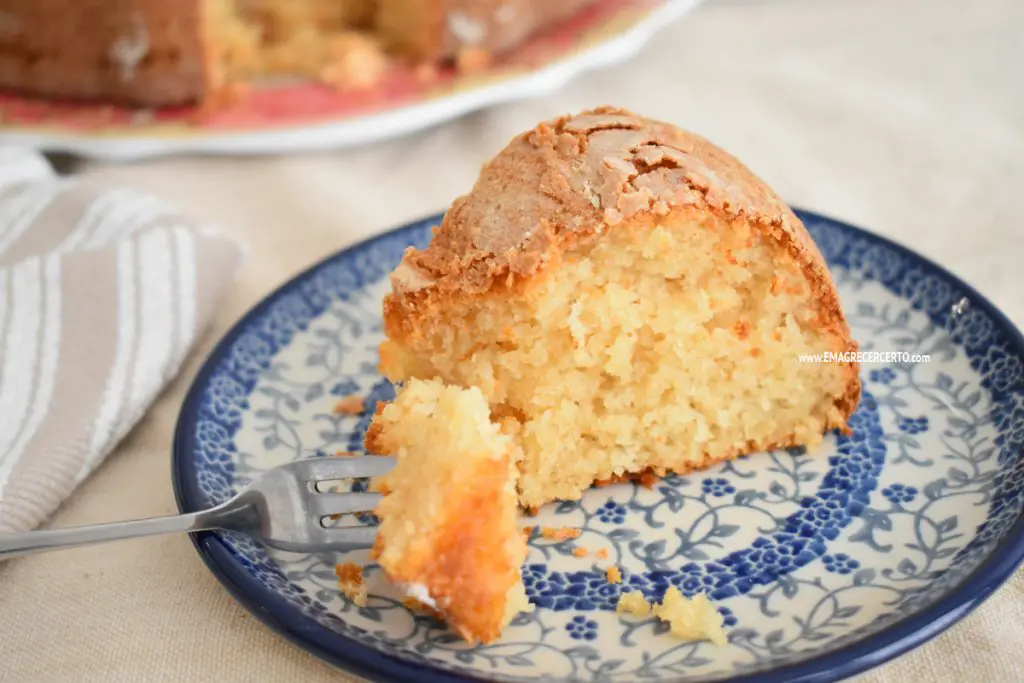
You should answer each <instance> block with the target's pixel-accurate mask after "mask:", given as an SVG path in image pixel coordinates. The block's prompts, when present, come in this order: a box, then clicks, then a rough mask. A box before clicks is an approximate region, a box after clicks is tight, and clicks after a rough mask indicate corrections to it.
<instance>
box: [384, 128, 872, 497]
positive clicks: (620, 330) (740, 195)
mask: <svg viewBox="0 0 1024 683" xmlns="http://www.w3.org/2000/svg"><path fill="white" fill-rule="evenodd" d="M392 284H393V290H394V291H393V293H391V294H390V295H389V296H388V297H387V298H386V300H385V303H384V320H385V329H386V334H387V337H388V339H387V340H386V341H385V343H384V344H383V346H382V348H381V361H382V363H381V364H382V369H383V370H384V372H385V373H386V374H387V376H388V377H389V378H390V379H392V380H393V381H408V380H410V379H414V378H419V379H439V380H442V381H443V382H444V383H446V384H452V385H457V386H463V387H478V388H479V390H480V392H482V395H483V397H484V398H485V399H486V402H487V404H488V405H489V407H490V409H491V412H492V413H493V414H494V415H495V416H496V417H499V418H502V419H505V420H508V421H510V422H511V423H514V424H512V425H511V427H512V428H511V429H510V430H509V433H514V434H516V435H517V436H516V438H517V440H518V444H519V446H520V447H521V449H522V458H521V460H520V461H519V469H520V476H519V480H518V495H519V501H520V503H521V504H522V505H523V506H527V507H533V506H539V505H541V504H543V503H546V502H548V501H551V500H554V499H575V498H579V497H580V495H581V494H582V492H583V491H584V490H585V489H586V488H588V487H589V486H590V485H591V484H592V483H593V482H595V481H598V480H607V479H612V478H615V477H618V476H621V475H623V474H630V473H640V472H642V471H644V470H646V469H648V468H650V469H652V470H654V471H655V472H659V473H662V472H667V471H671V472H678V473H686V472H689V471H691V470H694V469H697V468H703V467H707V466H709V465H712V464H714V463H716V462H720V461H723V460H726V459H729V458H733V457H736V456H738V455H742V454H746V453H751V452H753V451H759V450H767V449H772V448H781V447H788V446H796V445H814V444H816V443H818V442H820V441H821V440H822V435H823V434H824V433H825V432H827V431H828V430H831V429H840V430H846V429H847V422H848V419H849V417H850V415H851V414H852V413H853V411H854V409H855V408H856V406H857V403H858V401H859V398H860V382H859V379H858V367H857V364H855V363H852V362H850V363H835V364H808V363H801V362H800V355H801V354H807V353H821V352H826V351H829V352H839V353H842V352H850V351H854V350H856V349H857V345H856V343H855V342H854V341H853V340H852V339H851V338H850V330H849V326H848V325H847V322H846V319H845V317H844V316H843V312H842V310H841V309H840V303H839V298H838V296H837V294H836V289H835V286H834V283H833V282H832V280H831V278H830V276H829V273H828V271H827V269H826V266H825V263H824V261H823V259H822V257H821V255H820V253H819V252H818V250H817V248H816V247H815V245H814V243H813V241H812V240H811V238H810V236H809V235H808V233H807V231H806V229H805V228H804V226H803V225H802V223H801V222H800V220H799V219H798V218H797V217H796V216H795V215H794V214H793V212H792V211H791V210H790V209H789V208H788V207H787V206H786V205H785V204H784V203H783V202H782V201H781V200H780V199H779V197H778V196H777V195H776V194H775V193H774V192H772V190H770V189H769V188H768V187H767V186H765V184H764V183H763V182H762V181H761V180H759V179H758V178H757V177H756V176H755V175H754V174H753V173H751V172H750V171H749V170H748V169H747V168H746V167H744V166H743V165H742V164H741V163H740V162H739V161H737V160H736V159H735V158H733V157H732V156H730V155H729V154H727V153H726V152H724V151H722V150H721V149H719V148H718V147H716V146H714V145H713V144H711V143H710V142H708V141H707V140H705V139H703V138H701V137H699V136H697V135H694V134H692V133H688V132H685V131H683V130H680V129H678V128H676V127H674V126H672V125H669V124H666V123H661V122H658V121H653V120H650V119H646V118H643V117H641V116H637V115H635V114H632V113H630V112H628V111H624V110H621V109H613V108H600V109H596V110H593V111H588V112H584V113H582V114H579V115H577V116H571V117H566V118H561V119H558V120H556V121H551V122H549V123H544V124H541V125H539V126H537V127H536V128H535V129H534V130H531V131H529V132H527V133H525V134H523V135H521V136H519V137H517V138H516V139H515V140H513V141H512V143H511V144H510V145H509V146H508V147H506V148H505V150H504V151H502V152H501V153H500V154H499V155H498V156H497V157H496V158H494V159H493V160H492V161H490V162H488V163H487V164H486V165H485V166H484V168H483V171H482V172H481V175H480V178H479V180H478V181H477V183H476V185H475V187H474V188H473V190H472V192H471V193H470V194H469V195H467V196H465V197H462V198H460V199H457V200H456V201H455V203H454V204H453V205H452V207H451V209H450V210H449V211H448V214H447V215H446V216H445V219H444V222H443V223H442V225H441V226H440V229H439V231H438V232H437V234H436V236H435V237H434V239H433V242H432V243H431V244H430V245H429V247H427V248H426V249H424V250H422V251H417V250H414V249H410V250H409V251H408V252H407V253H406V255H405V258H404V260H403V262H402V264H401V265H400V266H399V267H398V268H397V270H396V271H395V273H394V274H393V276H392ZM481 412H483V406H481ZM417 431H419V430H417ZM436 438H437V439H440V438H442V435H441V434H438V435H437V437H436Z"/></svg>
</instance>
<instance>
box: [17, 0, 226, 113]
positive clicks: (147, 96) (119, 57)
mask: <svg viewBox="0 0 1024 683" xmlns="http://www.w3.org/2000/svg"><path fill="white" fill-rule="evenodd" d="M200 5H201V3H200V0H116V1H114V0H32V1H31V2H25V0H0V87H3V88H9V89H12V90H24V91H28V92H32V93H33V94H38V95H44V96H49V97H58V98H85V99H106V100H111V101H122V102H130V103H132V104H140V105H144V106H164V105H174V104H182V103H188V102H193V101H196V100H199V99H201V98H202V97H203V96H204V95H205V93H206V89H207V78H208V72H207V66H206V50H205V48H204V45H203V28H202V20H203V16H202V8H201V6H200Z"/></svg>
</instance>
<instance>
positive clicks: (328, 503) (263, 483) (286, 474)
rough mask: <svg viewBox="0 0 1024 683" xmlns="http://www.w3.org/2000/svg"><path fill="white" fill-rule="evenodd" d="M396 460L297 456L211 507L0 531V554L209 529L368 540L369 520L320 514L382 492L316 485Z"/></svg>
mask: <svg viewBox="0 0 1024 683" xmlns="http://www.w3.org/2000/svg"><path fill="white" fill-rule="evenodd" d="M393 465H394V459H393V458H386V457H380V456H374V455H364V456H351V457H348V456H339V457H335V456H325V457H317V458H310V459H308V460H299V461H297V462H292V463H289V464H287V465H282V466H280V467H275V468H274V469H272V470H268V471H267V472H265V473H264V474H263V475H262V476H261V477H260V478H259V479H257V480H256V481H255V482H253V483H252V485H251V486H249V488H247V489H246V490H245V491H243V492H242V493H239V494H238V495H236V496H235V497H234V498H232V499H231V500H229V501H227V502H225V503H222V504H220V505H218V506H216V507H213V508H210V509H208V510H201V511H199V512H189V513H187V514H184V515H175V516H172V517H154V518H151V519H137V520H132V521H128V522H112V523H110V524H95V525H92V526H81V527H72V528H69V529H52V530H47V531H29V532H25V533H17V534H6V535H0V560H6V559H9V558H12V557H16V556H18V555H27V554H29V553H35V552H42V551H44V550H57V549H59V548H72V547H75V546H81V545H91V544H93V543H103V542H106V541H119V540H122V539H126V538H137V537H139V536H155V535H158V534H169V533H174V532H179V531H186V532H192V531H206V530H210V529H222V530H226V531H240V532H242V533H245V534H249V535H250V536H252V537H253V538H254V539H256V540H257V541H260V542H261V543H263V544H264V545H267V546H269V547H271V548H279V549H281V550H289V551H293V552H317V551H326V550H350V549H354V548H362V547H368V546H370V545H372V544H373V538H374V535H375V534H376V529H374V528H373V527H371V526H349V527H332V526H326V525H325V523H324V522H325V519H324V518H327V517H331V516H333V515H341V514H346V513H350V512H370V511H372V510H373V509H374V508H376V507H377V503H379V502H380V498H381V496H380V494H378V493H336V492H333V491H321V490H320V489H319V488H318V487H317V485H318V484H320V483H321V482H325V481H335V480H342V479H351V478H360V477H375V476H378V475H381V474H386V473H387V472H388V471H389V470H390V469H391V467H392V466H393Z"/></svg>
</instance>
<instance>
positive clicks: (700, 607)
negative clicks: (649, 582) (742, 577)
mask: <svg viewBox="0 0 1024 683" xmlns="http://www.w3.org/2000/svg"><path fill="white" fill-rule="evenodd" d="M615 611H616V612H617V613H619V614H630V615H633V616H637V617H646V616H647V615H649V614H654V616H656V617H657V618H658V619H660V620H661V621H663V622H665V623H667V624H668V625H669V630H670V632H671V633H672V635H674V636H676V637H677V638H680V639H682V640H688V641H697V640H710V641H711V642H712V643H714V644H715V645H725V644H726V643H727V642H728V636H727V635H726V632H725V618H724V617H723V616H722V614H721V613H720V612H719V611H718V610H717V609H716V608H715V606H714V604H712V602H711V601H710V600H709V599H708V596H707V595H705V594H703V593H698V594H697V595H695V596H693V597H692V598H687V597H686V596H685V595H683V594H682V592H681V591H680V590H679V589H678V588H676V587H675V586H672V587H670V588H669V589H668V590H667V591H665V595H664V596H663V597H662V602H661V604H652V603H650V602H648V601H647V599H646V598H644V595H643V593H641V592H640V591H630V592H628V593H623V594H622V595H620V596H619V602H618V604H617V605H616V607H615Z"/></svg>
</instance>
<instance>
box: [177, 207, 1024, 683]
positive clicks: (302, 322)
mask: <svg viewBox="0 0 1024 683" xmlns="http://www.w3.org/2000/svg"><path fill="white" fill-rule="evenodd" d="M801 217H802V218H803V219H804V221H805V222H806V223H807V227H808V229H809V230H810V231H811V234H812V235H813V236H814V238H815V239H816V240H817V242H818V245H819V246H820V248H821V251H822V252H823V253H824V255H825V257H826V259H827V260H828V262H829V265H830V266H831V268H832V273H833V275H834V277H835V279H836V282H837V283H838V286H839V290H840V294H841V297H842V299H843V302H844V305H845V309H846V311H847V313H848V315H849V318H850V322H851V324H852V325H853V330H854V334H855V336H856V338H857V339H858V340H859V341H860V342H861V344H862V347H863V349H864V350H866V351H887V352H888V351H899V352H906V353H907V354H917V355H921V356H924V355H927V356H928V357H929V358H928V362H921V360H920V359H918V362H913V361H911V362H903V361H902V360H901V359H897V360H898V361H899V362H892V363H885V364H882V363H876V364H866V365H865V366H864V368H863V380H864V386H865V391H864V399H863V401H862V403H861V406H860V409H859V410H858V411H857V413H856V415H855V416H854V419H853V426H854V433H853V435H852V436H850V437H834V436H833V437H830V438H829V440H828V441H827V442H826V445H825V447H824V449H823V452H818V453H815V454H813V455H805V454H802V453H800V452H798V451H796V450H793V451H776V452H772V453H765V454H758V455H754V456H750V457H746V458H741V459H739V460H737V461H736V462H733V463H730V464H727V465H724V466H720V467H716V468H715V469H712V470H709V471H707V472H701V473H697V474H694V475H691V476H687V477H679V476H673V477H669V478H667V479H665V480H663V481H661V482H659V483H658V484H657V485H655V486H654V488H653V489H646V488H644V487H642V486H637V485H632V484H620V485H615V486H611V487H607V488H601V489H594V490H591V491H589V492H588V493H587V494H586V495H585V496H584V498H583V501H582V502H580V503H565V504H561V505H549V506H546V507H545V508H544V509H542V510H541V513H540V515H539V516H538V518H537V519H536V520H535V521H534V523H536V524H541V525H548V526H564V527H580V528H582V529H583V535H582V537H581V538H580V539H578V540H576V541H562V542H557V541H552V540H537V539H535V540H534V541H533V542H532V545H531V549H530V556H529V559H528V562H527V565H526V567H525V569H524V580H525V583H526V587H527V591H528V593H529V596H530V599H531V601H532V602H533V603H534V604H535V605H536V606H537V609H536V610H535V611H534V612H533V613H532V614H523V615H520V616H519V617H518V618H517V619H516V620H515V622H514V623H513V624H512V626H511V627H510V628H508V630H507V631H506V633H505V635H504V636H503V638H502V639H501V640H500V641H498V642H497V643H494V644H491V645H487V646H480V647H469V646H467V645H466V644H464V643H463V642H462V641H460V640H459V639H458V638H457V637H456V636H455V635H453V634H452V633H451V632H450V631H449V630H447V629H446V628H445V626H444V625H443V624H441V623H439V622H437V621H435V620H434V619H432V618H430V617H427V616H421V615H417V614H414V613H412V612H409V611H408V610H407V609H406V608H405V607H404V606H403V605H402V601H401V596H400V595H398V594H397V593H396V592H395V590H394V589H392V588H391V587H389V586H388V584H387V582H386V581H385V580H384V578H383V576H382V575H381V573H380V571H379V569H377V568H376V567H373V566H371V567H369V568H368V569H367V577H368V583H369V585H370V592H371V596H370V599H369V602H368V604H367V605H366V606H365V607H357V606H356V605H354V604H352V603H351V602H349V601H348V599H347V598H345V597H344V596H342V595H341V593H340V592H339V591H338V587H337V579H336V577H335V575H334V565H335V563H337V562H339V561H352V562H356V563H359V564H369V558H368V555H367V553H365V552H358V553H350V554H349V555H347V556H341V555H334V554H323V555H296V554H289V553H282V552H276V551H270V552H268V551H267V550H265V549H264V548H262V547H260V546H258V545H256V544H255V543H254V542H252V541H251V540H250V539H249V538H247V537H245V536H241V535H235V534H222V533H204V534H199V535H198V536H197V537H196V546H197V548H198V550H199V552H200V554H201V555H202V556H203V558H204V559H205V561H206V562H207V564H208V565H209V566H210V568H211V570H212V571H213V572H214V573H215V574H216V575H217V576H218V577H219V578H220V579H221V581H223V582H224V584H225V586H227V588H228V589H229V590H230V591H231V592H232V593H233V594H234V595H235V596H236V597H237V598H238V600H239V601H240V602H242V603H243V604H244V605H246V606H247V607H248V608H250V609H251V610H252V611H253V612H254V613H255V614H256V615H257V616H259V617H260V618H261V619H263V620H264V621H265V622H266V623H267V624H269V625H270V626H271V627H273V628H274V629H276V630H278V631H280V632H281V633H282V634H284V635H285V636H287V637H288V638H290V639H291V640H293V641H295V642H296V643H298V644H299V645H300V646H301V647H304V648H306V649H308V650H310V651H311V652H313V653H315V654H317V655H319V656H320V657H323V658H324V659H326V660H328V661H330V662H333V663H335V664H337V665H338V666H341V667H343V668H345V669H348V670H351V671H353V672H355V673H358V674H361V675H363V676H365V677H367V678H370V679H373V680H384V681H423V682H425V683H430V682H434V683H437V682H442V681H445V682H447V681H478V680H488V681H490V680H494V681H510V682H511V681H515V682H519V681H523V682H527V681H529V682H537V681H579V682H581V683H590V682H594V683H597V682H599V681H603V682H608V683H614V682H623V683H632V682H634V681H640V680H644V681H652V682H661V683H668V682H673V683H682V682H689V681H709V680H722V679H725V678H728V679H729V680H731V681H759V682H762V683H763V682H769V681H787V682H793V681H831V680H837V679H840V678H844V677H846V676H848V675H851V674H853V673H856V672H858V671H862V670H864V669H866V668H868V667H871V666H874V665H877V664H880V663H882V662H884V661H886V660H888V659H890V658H892V657H894V656H896V655H899V654H900V653H902V652H904V651H906V650H908V649H910V648H912V647H914V646H915V645H918V644H920V643H922V642H924V641H925V640H927V639H929V638H931V637H932V636H934V635H936V634H937V633H939V632H940V631H942V630H943V629H945V628H947V627H949V626H950V625H952V624H953V623H954V622H956V621H957V620H958V619H960V618H961V617H963V616H964V615H965V614H966V613H967V612H968V611H970V610H971V609H972V608H974V607H975V606H977V605H978V604H979V603H980V602H981V601H982V600H984V599H985V598H986V597H988V596H989V595H990V594H991V593H992V592H993V591H994V590H995V589H996V587H997V586H998V585H999V584H1000V583H1001V582H1002V581H1004V580H1005V579H1006V578H1007V577H1009V576H1010V575H1011V573H1012V572H1013V570H1014V569H1015V568H1016V566H1017V565H1018V563H1019V562H1020V561H1021V559H1022V557H1024V538H1022V531H1024V521H1022V514H1021V511H1022V505H1024V455H1022V450H1024V362H1022V359H1024V338H1022V336H1021V333H1020V332H1019V331H1017V330H1016V329H1015V328H1014V327H1013V325H1012V324H1011V323H1010V322H1009V321H1008V320H1007V319H1006V318H1005V317H1004V316H1003V315H1002V314H1001V313H1000V312H999V311H997V310H996V309H995V308H994V307H993V306H992V304H990V303H989V302H988V301H987V300H986V299H985V298H984V297H982V296H981V295H980V294H978V293H977V292H975V291H974V290H973V289H971V288H970V287H969V286H967V285H966V284H964V283H963V282H961V281H960V280H958V279H957V278H955V277H954V276H952V275H950V274H949V273H947V272H946V271H945V270H943V269H942V268H940V267H939V266H937V265H935V264H933V263H931V262H929V261H927V260H925V259H924V258H922V257H920V256H917V255H916V254H914V253H912V252H911V251H909V250H907V249H905V248H903V247H900V246H898V245H895V244H893V243H891V242H888V241H886V240H884V239H882V238H879V237H876V236H874V235H871V234H869V233H866V232H863V231H861V230H859V229H857V228H853V227H850V226H847V225H843V224H841V223H838V222H835V221H832V220H829V219H827V218H823V217H821V216H817V215H813V214H809V213H803V214H801ZM439 220H440V217H437V216H435V217H431V218H429V219H426V220H424V221H421V222H419V223H415V224H413V225H409V226H407V227H404V228H402V229H400V230H397V231H395V232H391V233H389V234H386V235H383V236H381V237H378V238H376V239H373V240H370V241H368V242H364V243H363V244H360V245H358V246H355V247H352V248H350V249H347V250H345V251H343V252H341V253H339V254H336V255H334V256H331V257H330V258H328V259H327V260H326V261H324V262H322V263H320V264H318V265H316V266H314V267H313V268H311V269H310V270H308V271H306V272H305V273H302V274H301V275H299V276H298V277H296V278H295V279H294V280H292V281H291V282H289V283H288V284H287V285H285V286H284V287H283V288H281V289H279V290H278V291H276V292H274V293H273V294H272V295H270V296H269V297H268V298H267V299H266V300H265V301H264V302H263V303H261V304H260V305H258V306H257V307H256V308H255V309H253V310H252V311H251V312H250V313H249V314H248V315H247V316H246V317H245V318H244V319H242V321H241V322H239V323H238V325H236V326H235V328H234V329H233V330H232V331H231V332H230V333H229V334H228V335H227V336H226V337H225V338H224V340H223V341H221V343H220V345H219V346H218V347H217V349H216V350H215V351H214V353H213V354H212V356H211V357H210V359H209V360H208V361H207V363H206V365H205V367H204V368H203V370H202V371H201V373H200V374H199V376H198V378H197V379H196V381H195V385H194V386H193V387H192V390H191V392H190V393H189V396H188V399H187V400H186V402H185V405H184V407H183V409H182V412H181V417H180V420H179V423H178V428H177V434H176V438H175V449H174V477H175V487H176V492H177V496H178V502H179V505H180V507H181V509H182V510H183V511H191V510H197V509H199V508H205V507H208V506H211V505H214V504H217V503H220V502H221V501H223V500H225V499H226V498H227V497H229V496H231V495H232V494H234V493H235V492H236V491H238V490H240V489H242V488H244V487H245V485H246V484H247V483H248V482H249V481H251V480H252V479H253V478H254V477H255V476H256V475H258V474H259V473H260V472H261V471H263V470H265V469H267V468H270V467H273V466H275V465H279V464H281V463H284V462H288V461H290V460H294V459H296V458H305V457H310V456H316V455H323V454H330V453H334V452H335V451H339V450H361V449H362V447H363V446H362V442H363V433H364V431H365V429H366V427H367V424H368V422H369V415H370V414H372V412H373V409H374V405H375V404H376V402H377V401H379V400H386V399H388V398H390V397H391V396H393V394H394V391H393V389H392V387H391V386H390V385H389V384H388V382H387V381H385V380H384V379H382V378H381V376H380V375H379V374H378V373H377V370H376V366H377V346H378V343H379V342H380V341H381V338H382V329H381V327H382V326H381V317H380V311H381V300H382V297H383V296H384V294H385V293H386V292H387V290H388V279H387V275H388V273H389V272H390V271H391V269H392V268H393V267H394V266H395V265H396V264H397V263H398V262H399V259H400V257H401V255H402V251H403V249H405V247H407V246H409V245H410V244H412V245H417V246H423V245H424V244H426V243H427V241H428V240H429V238H430V236H431V230H430V228H431V226H432V225H435V224H436V223H437V222H438V221H439ZM353 393H355V394H359V395H362V396H366V397H367V401H366V411H367V413H366V415H364V416H361V417H359V416H356V417H350V416H345V415H338V414H335V412H334V411H333V408H334V405H335V404H336V402H337V401H338V399H339V397H342V396H346V395H349V394H353ZM576 545H582V546H585V547H587V548H588V549H590V550H591V551H596V550H597V549H600V548H604V549H606V550H607V552H608V558H607V559H597V558H596V557H595V555H594V554H593V552H592V554H591V555H590V556H589V557H584V558H577V557H575V556H574V555H573V554H572V549H573V547H574V546H576ZM612 564H614V565H616V566H619V567H621V568H622V570H623V573H624V575H625V578H624V581H623V583H622V584H621V585H613V584H610V583H608V581H607V579H606V577H605V572H606V569H607V567H609V566H611V565H612ZM672 585H674V586H678V587H679V588H680V589H681V590H683V592H685V593H688V594H693V593H695V592H698V591H704V592H707V593H708V594H709V595H710V596H711V598H712V599H713V600H715V601H716V602H717V604H718V605H719V609H720V610H721V611H722V612H723V613H724V614H725V621H726V624H727V626H728V631H729V643H728V645H726V646H723V647H716V646H714V645H712V644H711V643H707V642H700V643H686V642H682V641H679V640H677V639H675V638H674V637H672V636H671V635H670V634H668V633H666V632H665V629H664V628H663V627H662V626H661V625H659V624H658V623H656V622H655V621H653V620H652V619H636V618H633V617H623V616H619V615H617V614H616V613H615V604H616V602H617V600H618V596H619V594H620V592H621V591H623V590H628V589H634V590H641V591H643V592H644V593H645V594H646V595H647V596H648V597H649V598H653V599H658V598H660V596H661V594H662V593H663V592H664V591H665V589H666V588H667V587H668V586H672Z"/></svg>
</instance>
